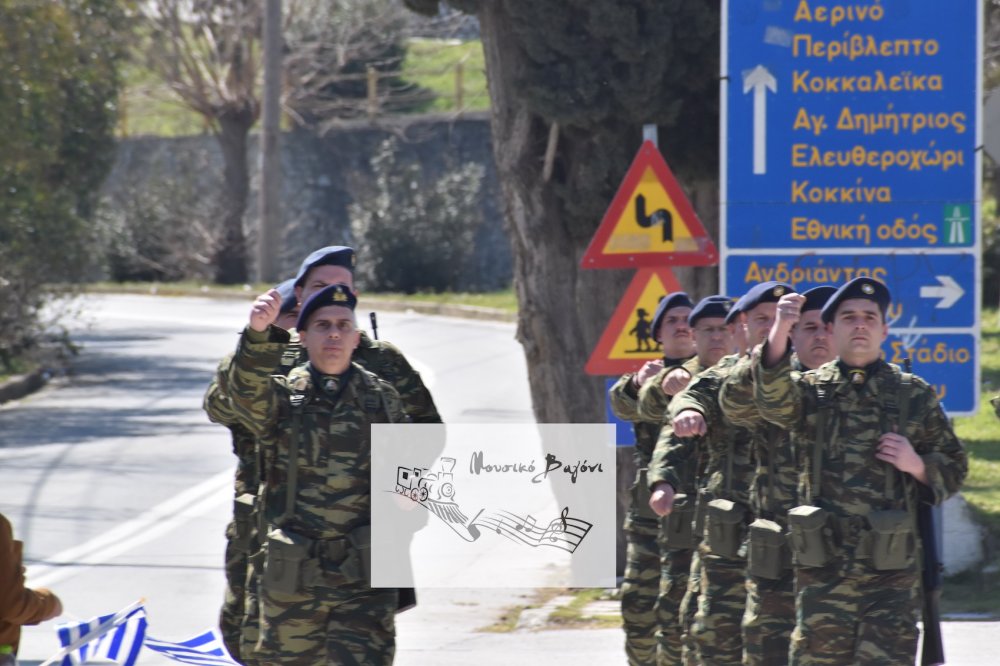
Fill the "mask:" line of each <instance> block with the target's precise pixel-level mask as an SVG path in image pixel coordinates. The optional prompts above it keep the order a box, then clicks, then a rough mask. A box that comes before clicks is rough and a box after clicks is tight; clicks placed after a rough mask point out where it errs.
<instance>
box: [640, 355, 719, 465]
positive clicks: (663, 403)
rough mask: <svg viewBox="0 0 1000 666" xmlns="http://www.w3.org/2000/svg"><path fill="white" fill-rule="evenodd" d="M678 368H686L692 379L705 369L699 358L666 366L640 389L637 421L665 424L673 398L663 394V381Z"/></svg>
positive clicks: (693, 357) (694, 357)
mask: <svg viewBox="0 0 1000 666" xmlns="http://www.w3.org/2000/svg"><path fill="white" fill-rule="evenodd" d="M677 368H684V369H685V370H687V371H688V373H689V374H690V375H691V376H692V377H694V376H695V375H697V374H698V373H699V372H701V371H702V370H704V369H705V367H704V366H703V365H702V364H701V362H700V361H698V357H697V356H692V357H691V358H689V359H685V360H683V361H677V362H675V363H673V364H671V365H669V366H668V365H664V366H663V369H662V370H660V371H659V372H658V373H656V374H655V375H654V376H653V378H652V379H650V380H649V381H648V382H646V383H645V384H643V385H642V387H641V388H640V389H639V394H638V399H637V400H636V420H639V421H645V422H646V423H653V424H656V425H659V424H661V423H663V419H664V418H665V417H666V415H667V407H669V406H670V398H671V396H669V395H667V394H666V393H664V392H663V380H664V379H666V377H667V375H669V374H670V373H671V372H673V371H674V370H676V369H677ZM654 444H655V442H654ZM650 455H652V450H651V451H650Z"/></svg>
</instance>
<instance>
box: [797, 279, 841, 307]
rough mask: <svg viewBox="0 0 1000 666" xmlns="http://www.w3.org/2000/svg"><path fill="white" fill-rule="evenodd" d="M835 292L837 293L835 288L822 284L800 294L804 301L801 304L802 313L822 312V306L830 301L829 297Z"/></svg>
mask: <svg viewBox="0 0 1000 666" xmlns="http://www.w3.org/2000/svg"><path fill="white" fill-rule="evenodd" d="M835 291H837V288H836V287H833V286H830V285H828V284H824V285H821V286H819V287H813V288H812V289H810V290H808V291H804V292H802V295H803V296H804V297H805V299H806V300H805V302H804V303H803V304H802V312H809V311H810V310H822V309H823V306H824V305H826V302H827V301H828V300H830V297H831V296H833V293H834V292H835Z"/></svg>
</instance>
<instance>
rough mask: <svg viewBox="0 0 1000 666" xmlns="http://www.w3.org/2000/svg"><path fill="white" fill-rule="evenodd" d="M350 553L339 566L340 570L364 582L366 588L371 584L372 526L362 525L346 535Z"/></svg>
mask: <svg viewBox="0 0 1000 666" xmlns="http://www.w3.org/2000/svg"><path fill="white" fill-rule="evenodd" d="M347 542H348V543H349V544H350V545H351V552H350V554H348V556H347V559H346V560H344V563H343V564H342V565H341V566H340V570H341V571H342V572H343V573H344V574H345V575H348V576H351V577H353V578H360V579H361V580H363V581H365V583H366V584H367V585H368V587H371V584H372V526H371V525H362V526H361V527H357V528H355V529H354V530H353V531H351V533H350V534H348V535H347Z"/></svg>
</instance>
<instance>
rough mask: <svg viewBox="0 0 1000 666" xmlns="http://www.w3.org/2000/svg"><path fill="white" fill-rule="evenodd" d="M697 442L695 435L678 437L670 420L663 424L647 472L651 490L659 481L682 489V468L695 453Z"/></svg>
mask: <svg viewBox="0 0 1000 666" xmlns="http://www.w3.org/2000/svg"><path fill="white" fill-rule="evenodd" d="M696 443H697V440H696V439H695V438H693V437H678V436H677V435H676V434H675V433H674V429H673V427H672V426H671V425H670V422H669V421H666V422H665V423H664V424H663V427H662V428H660V435H659V437H657V439H656V446H655V447H654V449H653V456H652V458H651V459H650V461H649V470H648V471H647V472H646V481H647V483H648V484H649V488H650V490H651V491H652V490H654V489H655V486H656V484H658V483H668V484H670V486H671V487H673V488H674V490H680V487H681V470H682V469H683V467H684V466H685V465H686V464H687V462H688V461H689V460H690V458H691V456H692V455H693V454H694V452H695V450H696V446H695V445H696Z"/></svg>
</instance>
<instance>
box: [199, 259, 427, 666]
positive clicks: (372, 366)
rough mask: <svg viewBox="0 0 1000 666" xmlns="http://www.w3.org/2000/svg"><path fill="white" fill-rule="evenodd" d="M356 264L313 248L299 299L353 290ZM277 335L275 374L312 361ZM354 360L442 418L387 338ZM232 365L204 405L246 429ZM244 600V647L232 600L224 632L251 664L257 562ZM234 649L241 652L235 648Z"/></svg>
mask: <svg viewBox="0 0 1000 666" xmlns="http://www.w3.org/2000/svg"><path fill="white" fill-rule="evenodd" d="M354 265H355V255H354V250H352V249H351V248H349V247H344V246H329V247H324V248H320V249H319V250H316V251H314V252H312V253H311V254H310V255H309V256H307V257H306V258H305V259H304V260H303V262H302V264H301V266H300V267H299V271H298V274H297V275H296V277H295V279H294V281H293V285H294V297H295V298H296V300H297V301H298V302H299V303H301V302H303V301H304V300H305V299H307V298H308V297H309V296H311V295H313V294H315V293H316V292H318V291H319V290H321V289H323V288H324V287H326V286H328V285H330V284H335V283H343V284H347V285H348V286H350V287H352V288H353V284H354ZM283 302H284V301H283ZM271 335H272V338H273V339H272V342H273V343H274V344H276V345H279V346H280V348H281V350H282V353H281V354H280V355H279V356H278V358H279V361H278V364H277V366H276V367H275V368H274V373H275V374H281V375H285V374H287V373H288V372H289V371H290V370H291V369H292V368H294V367H295V366H297V365H300V364H301V363H303V362H305V361H306V360H308V355H307V354H306V352H305V350H304V349H303V348H302V346H301V345H300V344H299V338H298V335H297V334H296V333H295V332H294V331H291V332H286V331H284V330H280V331H279V330H277V329H272V333H271ZM352 360H353V361H354V362H355V363H358V364H359V365H361V366H362V367H363V368H365V369H367V370H368V371H370V372H373V373H375V374H377V375H378V376H379V377H381V378H382V379H384V380H386V381H388V382H389V383H391V384H392V385H393V388H395V389H396V391H397V392H398V393H399V394H400V399H401V400H402V402H403V410H404V411H405V412H406V414H407V416H408V417H409V418H410V419H411V420H412V421H413V422H415V423H440V422H441V417H440V416H439V415H438V412H437V408H436V407H435V405H434V399H433V398H432V397H431V394H430V392H429V391H428V390H427V388H426V387H425V386H424V384H423V381H422V380H421V379H420V375H419V373H417V371H416V370H414V369H413V367H412V366H411V365H410V364H409V362H408V361H407V360H406V357H405V356H403V354H402V352H401V351H400V350H399V349H398V348H397V347H396V346H394V345H392V344H391V343H388V342H386V341H384V340H373V339H371V338H370V337H369V336H368V335H366V334H365V332H364V331H361V332H360V341H359V343H358V346H357V348H356V349H355V350H354V353H353V355H352ZM231 367H232V357H231V356H229V357H226V358H224V359H223V360H222V362H221V363H220V364H219V369H218V372H217V373H216V377H215V380H214V381H213V382H212V385H211V386H210V387H209V389H208V392H207V393H206V396H205V403H204V407H205V411H206V412H207V414H208V416H209V419H210V420H212V421H213V422H215V423H220V424H222V425H226V426H235V427H236V428H241V427H242V426H240V425H239V423H238V422H237V420H236V418H235V415H234V411H233V407H232V403H231V400H230V397H229V391H228V377H229V373H230V370H231ZM249 446H250V444H249V442H247V445H246V447H249ZM249 458H253V456H249ZM241 460H242V458H241ZM254 492H256V485H254ZM249 520H250V523H251V524H253V522H254V521H253V518H252V516H251V517H249ZM258 547H259V544H257V543H256V542H254V541H251V543H250V552H254V551H255V550H256V549H257V548H258ZM401 603H402V602H401ZM243 604H244V614H243V617H242V620H241V627H240V646H239V647H238V648H237V647H236V646H233V645H231V641H230V640H229V633H230V632H227V631H226V628H227V627H228V626H229V622H228V617H229V609H233V612H235V606H236V604H235V602H234V603H233V604H232V605H230V604H229V602H228V600H227V603H226V605H224V607H223V613H224V614H226V616H225V617H224V618H223V622H222V627H223V635H224V637H225V639H226V644H227V647H228V648H229V649H230V653H231V654H232V656H233V657H234V658H237V659H238V660H242V661H243V663H245V664H251V663H253V662H252V660H250V659H249V657H247V655H249V654H250V653H251V652H252V650H253V647H254V646H255V645H256V643H257V639H258V631H257V613H258V604H257V599H256V579H255V573H254V567H253V566H252V564H251V566H250V567H249V572H248V573H247V578H246V591H245V600H244V602H243ZM234 650H236V651H235V652H234Z"/></svg>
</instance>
